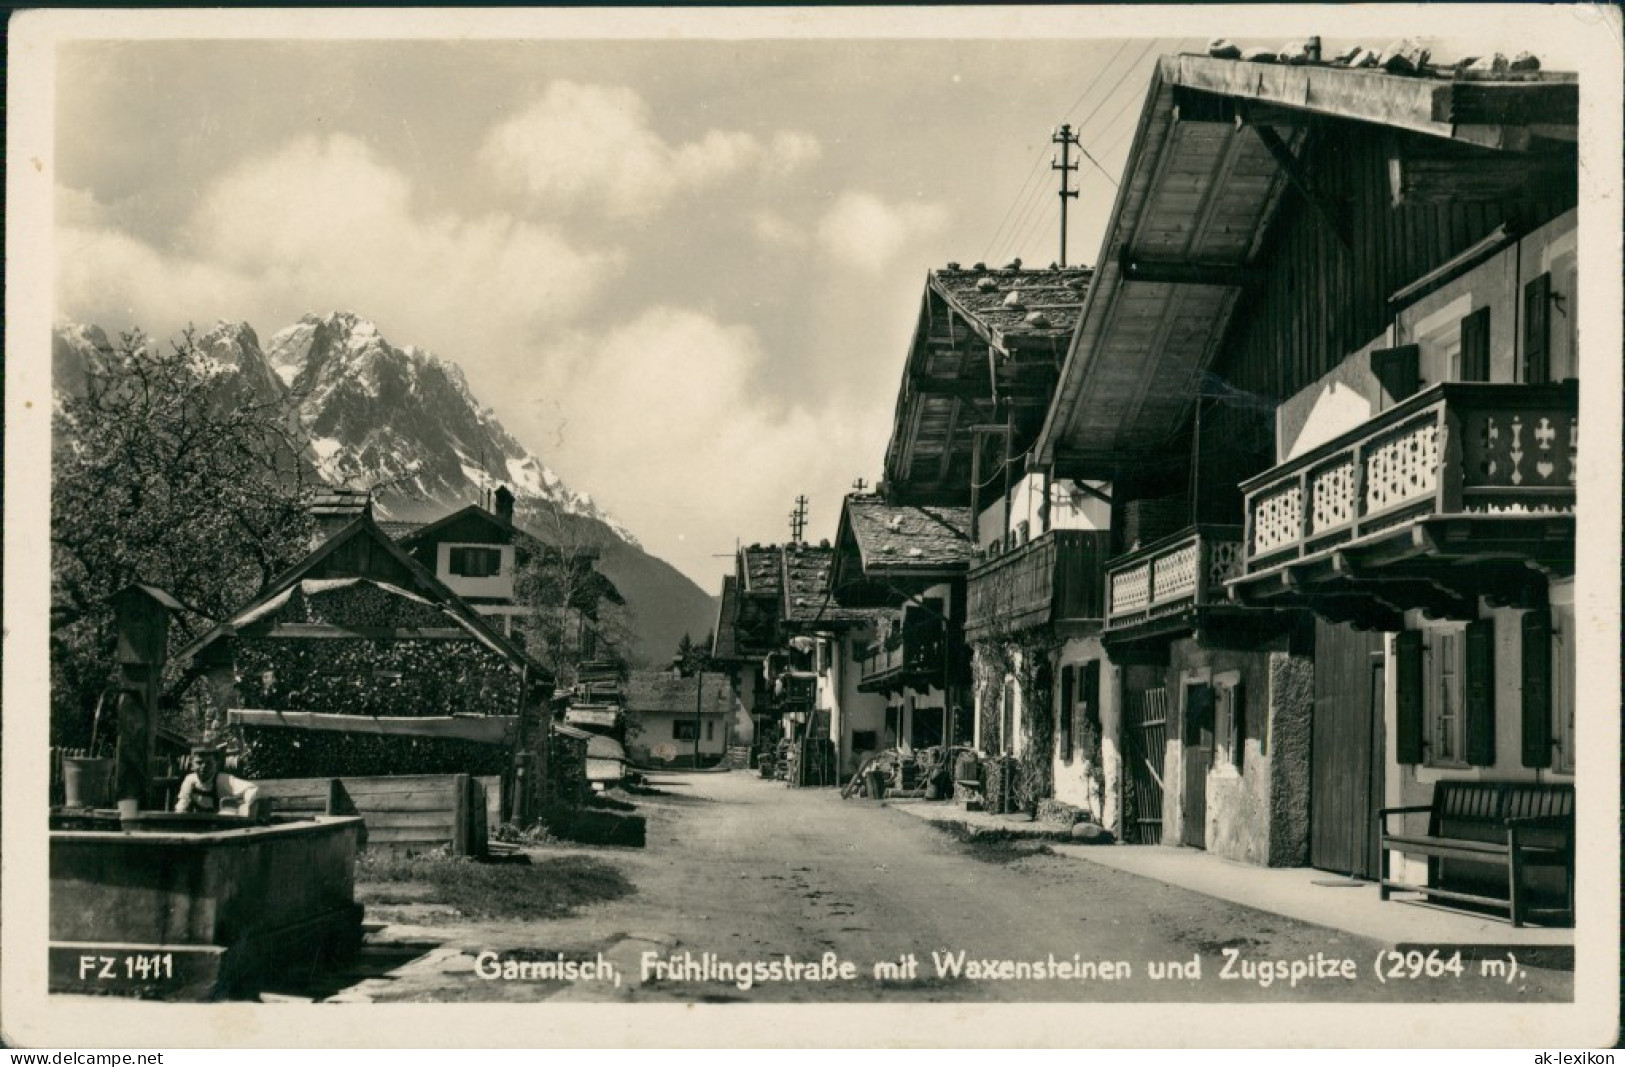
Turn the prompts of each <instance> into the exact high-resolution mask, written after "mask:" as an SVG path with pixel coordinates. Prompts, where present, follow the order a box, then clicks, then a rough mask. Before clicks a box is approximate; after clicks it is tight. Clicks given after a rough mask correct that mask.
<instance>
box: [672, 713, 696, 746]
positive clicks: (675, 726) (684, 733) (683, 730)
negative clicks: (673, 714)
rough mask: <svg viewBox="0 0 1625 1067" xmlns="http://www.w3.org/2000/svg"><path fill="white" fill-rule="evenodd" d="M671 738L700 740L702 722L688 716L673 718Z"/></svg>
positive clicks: (674, 739)
mask: <svg viewBox="0 0 1625 1067" xmlns="http://www.w3.org/2000/svg"><path fill="white" fill-rule="evenodd" d="M671 739H672V740H673V741H698V740H699V739H700V724H699V723H697V722H695V721H694V720H693V719H688V718H681V719H673V720H672V721H671Z"/></svg>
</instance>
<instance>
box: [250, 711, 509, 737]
mask: <svg viewBox="0 0 1625 1067" xmlns="http://www.w3.org/2000/svg"><path fill="white" fill-rule="evenodd" d="M226 722H227V724H228V725H233V726H238V725H240V726H269V727H282V728H285V729H292V730H328V731H333V732H336V733H346V734H379V735H383V736H387V737H438V738H450V739H454V740H459V741H479V742H482V743H485V744H491V745H501V744H507V743H508V741H509V740H510V739H511V738H512V736H513V731H514V730H515V729H516V728H517V726H518V722H519V720H518V717H517V716H514V715H438V716H423V717H413V716H405V715H402V716H385V715H329V714H326V713H324V712H315V711H276V710H270V709H263V708H230V709H228V710H227V711H226Z"/></svg>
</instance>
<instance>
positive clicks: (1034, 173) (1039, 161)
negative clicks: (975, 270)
mask: <svg viewBox="0 0 1625 1067" xmlns="http://www.w3.org/2000/svg"><path fill="white" fill-rule="evenodd" d="M1043 164H1044V147H1043V146H1042V145H1040V146H1039V147H1038V154H1037V156H1035V157H1034V158H1033V165H1032V169H1031V170H1029V171H1028V172H1027V180H1026V181H1025V182H1024V183H1022V186H1021V191H1020V192H1019V193H1017V194H1016V196H1015V199H1014V200H1011V201H1010V206H1009V207H1007V208H1005V209H1004V218H1002V219H1000V220H999V228H998V229H996V230H994V231H993V237H992V239H991V240H989V241H988V243H987V251H986V252H984V253H983V254H982V258H983V259H992V258H993V252H994V249H995V248H996V246H997V245H998V243H999V235H1000V234H1002V233H1003V232H1004V224H1005V223H1006V222H1008V221H1010V214H1011V212H1013V211H1015V210H1016V205H1018V204H1020V203H1021V202H1022V201H1023V199H1024V198H1025V197H1026V196H1027V190H1028V188H1029V187H1031V186H1032V184H1033V179H1034V178H1036V177H1038V175H1039V174H1041V173H1043Z"/></svg>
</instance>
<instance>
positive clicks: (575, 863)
mask: <svg viewBox="0 0 1625 1067" xmlns="http://www.w3.org/2000/svg"><path fill="white" fill-rule="evenodd" d="M355 874H356V880H357V881H358V882H384V883H388V882H413V883H417V884H419V885H421V886H424V887H426V889H427V893H426V895H424V896H421V897H419V898H418V899H417V900H416V901H415V902H416V903H423V904H442V905H445V906H447V907H451V908H455V909H456V910H457V911H458V912H459V913H461V914H462V915H464V916H466V917H468V918H470V919H559V918H563V917H564V916H566V915H569V914H571V913H572V912H574V911H575V910H576V909H577V908H579V907H582V906H583V905H586V904H595V903H598V902H599V901H604V900H615V899H618V898H620V897H624V896H626V895H627V894H628V893H631V892H632V891H633V886H632V883H631V882H628V881H627V880H626V878H625V876H623V875H622V874H621V872H620V870H618V869H617V868H615V867H612V866H610V865H609V864H607V863H605V862H604V861H603V860H600V859H595V858H593V857H591V856H555V857H547V858H543V859H541V860H540V861H533V862H531V863H481V862H479V861H477V860H472V859H468V858H466V857H453V856H446V855H442V854H434V853H431V854H428V855H423V856H409V857H401V856H391V855H387V854H384V853H373V852H363V853H362V854H361V856H360V857H359V858H358V859H357V861H356V872H355Z"/></svg>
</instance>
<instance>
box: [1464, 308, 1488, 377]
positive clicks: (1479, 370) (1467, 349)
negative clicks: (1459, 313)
mask: <svg viewBox="0 0 1625 1067" xmlns="http://www.w3.org/2000/svg"><path fill="white" fill-rule="evenodd" d="M1461 380H1462V381H1464V382H1487V381H1489V380H1490V309H1489V308H1488V307H1481V308H1479V309H1477V310H1476V311H1474V312H1473V313H1472V314H1470V315H1468V316H1467V317H1466V318H1464V319H1462V320H1461Z"/></svg>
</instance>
